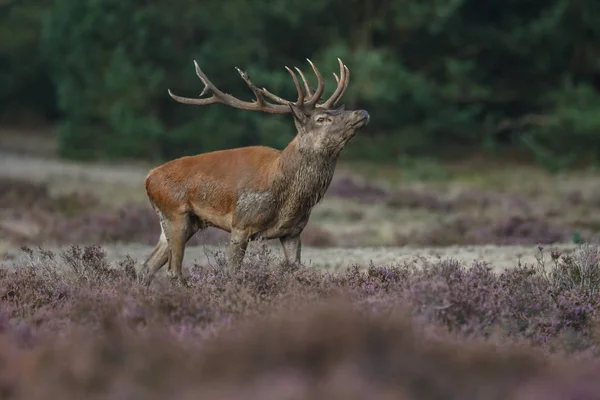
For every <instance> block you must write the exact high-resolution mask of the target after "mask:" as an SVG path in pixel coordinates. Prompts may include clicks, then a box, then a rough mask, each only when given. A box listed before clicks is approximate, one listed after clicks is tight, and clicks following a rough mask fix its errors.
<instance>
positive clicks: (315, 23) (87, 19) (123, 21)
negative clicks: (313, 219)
mask: <svg viewBox="0 0 600 400" xmlns="http://www.w3.org/2000/svg"><path fill="white" fill-rule="evenodd" d="M16 4H17V2H14V1H12V2H11V1H9V0H2V1H0V8H2V9H7V10H8V12H7V13H2V17H0V20H2V22H3V24H2V29H3V32H4V31H5V30H8V29H15V32H18V33H17V35H16V36H14V37H13V36H11V35H1V36H2V39H0V40H1V42H0V43H1V44H2V45H3V46H2V48H0V79H2V83H3V84H2V85H0V101H1V102H2V103H3V107H5V105H6V100H3V99H8V98H12V97H13V96H15V97H17V98H18V99H22V98H27V97H32V96H31V95H30V96H27V94H31V93H35V96H33V97H35V98H37V99H47V98H50V96H51V95H52V93H51V91H52V86H51V84H53V85H55V86H56V99H57V102H58V103H57V104H58V108H59V109H60V111H61V112H62V113H63V114H64V119H62V122H61V149H62V152H63V154H64V155H66V156H69V157H77V158H90V157H93V158H96V157H137V158H172V157H176V156H180V155H184V154H191V153H197V152H201V151H208V150H213V149H219V148H227V147H233V146H243V145H249V144H258V143H260V144H266V145H270V146H275V147H278V148H281V147H283V146H284V145H285V143H286V142H287V141H288V140H289V139H290V138H291V135H292V134H293V125H292V123H291V120H290V118H289V116H266V115H261V114H258V113H248V112H241V111H237V110H233V109H230V108H227V107H225V106H218V105H216V106H210V107H194V106H186V105H182V104H178V103H176V102H174V101H173V100H172V99H170V98H169V97H168V95H167V89H168V88H171V89H172V90H173V91H174V92H176V93H179V94H181V95H185V96H197V95H198V94H199V93H200V91H201V90H202V84H201V82H200V81H199V80H198V79H197V77H196V76H195V74H194V70H193V64H192V60H193V59H196V60H198V61H199V63H200V64H201V66H202V68H203V69H204V70H205V72H206V73H207V74H208V75H209V77H211V79H212V80H213V82H214V83H215V84H217V86H219V87H220V88H221V89H223V90H225V91H227V92H229V93H231V94H234V95H237V96H241V97H243V98H245V99H250V98H251V93H250V91H249V90H248V89H247V88H246V87H245V85H244V83H243V82H242V81H241V79H240V78H239V76H238V75H237V73H236V71H235V69H234V67H235V66H239V67H240V68H242V69H245V70H246V71H247V72H248V73H249V74H250V75H251V76H252V79H253V80H254V82H255V83H257V84H258V85H260V86H266V87H268V88H269V89H270V90H271V91H273V92H276V93H278V94H281V95H282V96H284V97H288V98H294V96H295V94H294V89H293V84H292V82H291V79H290V77H289V76H288V74H287V72H286V71H285V70H284V69H283V66H284V65H298V66H299V67H302V68H303V69H304V71H306V72H307V73H309V72H310V69H309V68H308V66H307V63H306V62H305V61H304V60H305V58H306V57H309V58H310V59H311V60H313V61H314V62H315V63H316V64H317V65H318V66H319V68H320V69H321V71H322V72H323V73H324V74H325V77H326V79H327V84H328V87H327V90H326V93H325V94H326V95H328V94H330V93H331V90H332V85H333V84H334V81H333V78H332V77H331V72H332V71H335V70H336V60H335V58H336V57H341V58H342V59H343V60H344V61H345V62H346V63H347V64H348V65H349V67H350V69H351V71H352V79H351V85H350V88H349V89H348V91H347V93H346V95H345V100H344V102H345V103H346V104H347V105H348V106H349V107H364V108H366V109H368V110H369V112H370V113H371V116H372V123H371V124H370V125H369V128H368V131H369V134H368V135H367V134H366V133H365V135H363V136H361V135H359V137H357V138H356V139H355V140H354V141H353V142H352V143H351V144H350V146H349V148H348V150H347V151H346V152H345V153H344V155H345V156H348V157H361V158H369V159H374V160H381V159H394V160H396V159H397V157H398V156H399V155H408V156H422V155H427V156H431V155H440V154H443V153H444V152H447V151H448V150H450V149H455V148H457V147H458V148H460V147H464V146H469V147H473V146H475V147H482V148H486V149H495V148H498V145H506V144H508V145H510V146H523V147H524V148H525V149H526V150H527V151H529V152H531V153H532V155H533V156H534V157H535V158H536V159H537V160H538V161H539V162H540V163H542V164H543V165H544V166H546V167H547V168H548V169H551V170H560V169H562V168H564V167H568V166H570V165H572V164H574V163H575V161H581V160H585V161H595V160H596V159H597V157H598V151H599V149H600V140H599V139H598V137H600V136H598V135H597V134H596V133H597V130H598V128H599V127H600V119H599V117H598V115H600V113H598V111H600V94H599V93H598V88H599V86H600V69H599V67H598V65H600V64H599V62H600V47H599V45H598V43H600V41H599V40H598V39H600V3H598V2H596V1H595V0H583V1H578V2H571V1H569V0H551V1H541V0H536V1H529V2H519V1H508V2H506V1H500V0H491V1H486V2H480V1H475V0H452V1H441V0H434V1H430V2H417V1H414V0H410V1H409V0H398V1H394V2H383V1H365V0H352V1H350V2H347V1H345V2H342V1H341V0H327V1H321V2H304V1H302V2H301V1H296V0H294V1H281V0H277V1H269V2H267V1H263V0H261V1H257V2H241V1H238V0H232V1H229V2H220V1H217V0H207V1H203V2H201V3H198V2H191V1H180V2H177V3H171V2H168V1H166V0H157V1H154V2H151V3H148V2H142V1H135V0H134V1H129V2H120V1H117V0H95V1H87V2H78V1H74V0H57V1H55V2H53V3H52V4H51V5H49V6H47V5H45V3H44V5H42V3H40V2H39V1H34V0H31V1H28V2H22V3H19V5H16ZM7 16H8V17H7ZM43 16H47V18H43ZM42 19H43V22H44V23H43V28H44V29H43V40H42V41H41V42H38V36H39V30H40V26H41V24H42ZM11 32H12V31H11ZM22 65H27V68H20V66H22ZM7 66H8V67H7ZM49 66H51V69H50V70H49V71H51V72H50V77H51V80H50V81H49V80H48V78H47V74H48V70H47V67H49ZM309 76H310V75H309ZM44 79H46V81H44ZM40 80H42V81H44V82H46V83H47V84H40ZM4 83H6V85H5V84H4ZM32 85H35V86H36V87H35V88H32ZM30 100H31V99H30ZM30 100H28V101H30ZM18 101H21V100H18ZM36 101H41V102H42V104H46V105H45V106H44V107H47V108H52V104H51V102H50V103H49V102H48V101H47V100H43V101H42V100H36ZM22 102H23V104H24V105H26V104H28V103H27V102H25V100H22ZM515 139H517V140H515ZM521 139H523V140H521ZM500 147H502V146H500Z"/></svg>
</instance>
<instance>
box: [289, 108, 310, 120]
mask: <svg viewBox="0 0 600 400" xmlns="http://www.w3.org/2000/svg"><path fill="white" fill-rule="evenodd" d="M289 105H290V109H291V110H292V114H293V115H294V118H295V119H296V120H297V121H298V122H300V123H301V124H305V123H306V121H307V120H308V117H309V115H308V114H307V113H306V111H304V110H303V109H301V108H300V107H298V106H296V105H295V104H294V103H289Z"/></svg>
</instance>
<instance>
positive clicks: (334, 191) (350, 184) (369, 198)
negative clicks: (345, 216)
mask: <svg viewBox="0 0 600 400" xmlns="http://www.w3.org/2000/svg"><path fill="white" fill-rule="evenodd" d="M387 195H388V194H387V191H386V190H384V189H382V188H380V187H379V186H376V185H373V184H370V183H369V182H367V181H366V180H359V179H358V178H356V177H353V176H350V175H348V174H345V173H336V174H335V175H334V177H333V179H332V181H331V184H330V185H329V188H328V189H327V193H326V196H331V197H341V198H345V199H352V200H355V201H359V202H361V203H364V204H373V203H378V202H382V201H384V200H385V199H386V197H387Z"/></svg>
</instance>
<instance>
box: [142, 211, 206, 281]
mask: <svg viewBox="0 0 600 400" xmlns="http://www.w3.org/2000/svg"><path fill="white" fill-rule="evenodd" d="M157 213H158V216H159V219H160V227H161V234H160V238H159V240H158V243H157V245H156V247H155V248H154V251H153V252H152V254H150V257H148V259H147V260H146V262H145V263H144V269H145V271H146V273H147V275H146V279H145V284H146V285H147V286H148V285H150V283H151V282H152V280H153V279H154V277H155V275H156V273H157V272H158V271H159V270H160V269H161V268H162V267H163V266H164V265H165V264H167V263H168V264H169V266H168V273H169V275H170V276H174V277H176V278H179V280H180V281H183V274H182V271H181V264H182V261H183V252H184V247H185V244H186V243H187V241H188V240H189V239H190V238H191V237H192V236H193V235H194V234H195V233H196V232H198V230H200V225H201V224H200V221H199V220H198V219H197V218H196V217H195V216H194V217H192V216H189V215H183V216H179V218H175V219H166V218H165V217H164V215H163V214H162V213H161V212H160V211H157ZM182 237H183V240H182V239H181V238H182ZM174 245H175V246H176V249H177V250H178V253H177V255H176V258H175V260H173V253H174V249H175V247H174ZM178 260H179V266H177V261H178ZM174 261H175V262H174Z"/></svg>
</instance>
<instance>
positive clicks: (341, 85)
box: [321, 58, 350, 108]
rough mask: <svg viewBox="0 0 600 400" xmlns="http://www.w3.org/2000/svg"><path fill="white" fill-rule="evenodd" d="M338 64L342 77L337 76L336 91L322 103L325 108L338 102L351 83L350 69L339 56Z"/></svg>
mask: <svg viewBox="0 0 600 400" xmlns="http://www.w3.org/2000/svg"><path fill="white" fill-rule="evenodd" d="M338 64H339V65H340V78H339V79H337V77H336V81H337V87H336V88H335V91H334V92H333V94H332V95H331V97H329V98H328V99H327V100H326V101H325V102H324V103H323V104H322V105H321V107H323V108H331V107H332V106H333V105H335V103H337V102H338V101H339V100H340V98H341V95H342V94H343V92H344V91H345V90H346V89H345V87H347V86H348V83H349V81H348V78H349V77H350V74H349V72H350V71H349V70H348V68H347V67H346V66H345V65H344V63H343V62H342V60H340V59H339V58H338ZM346 73H348V74H346Z"/></svg>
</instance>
